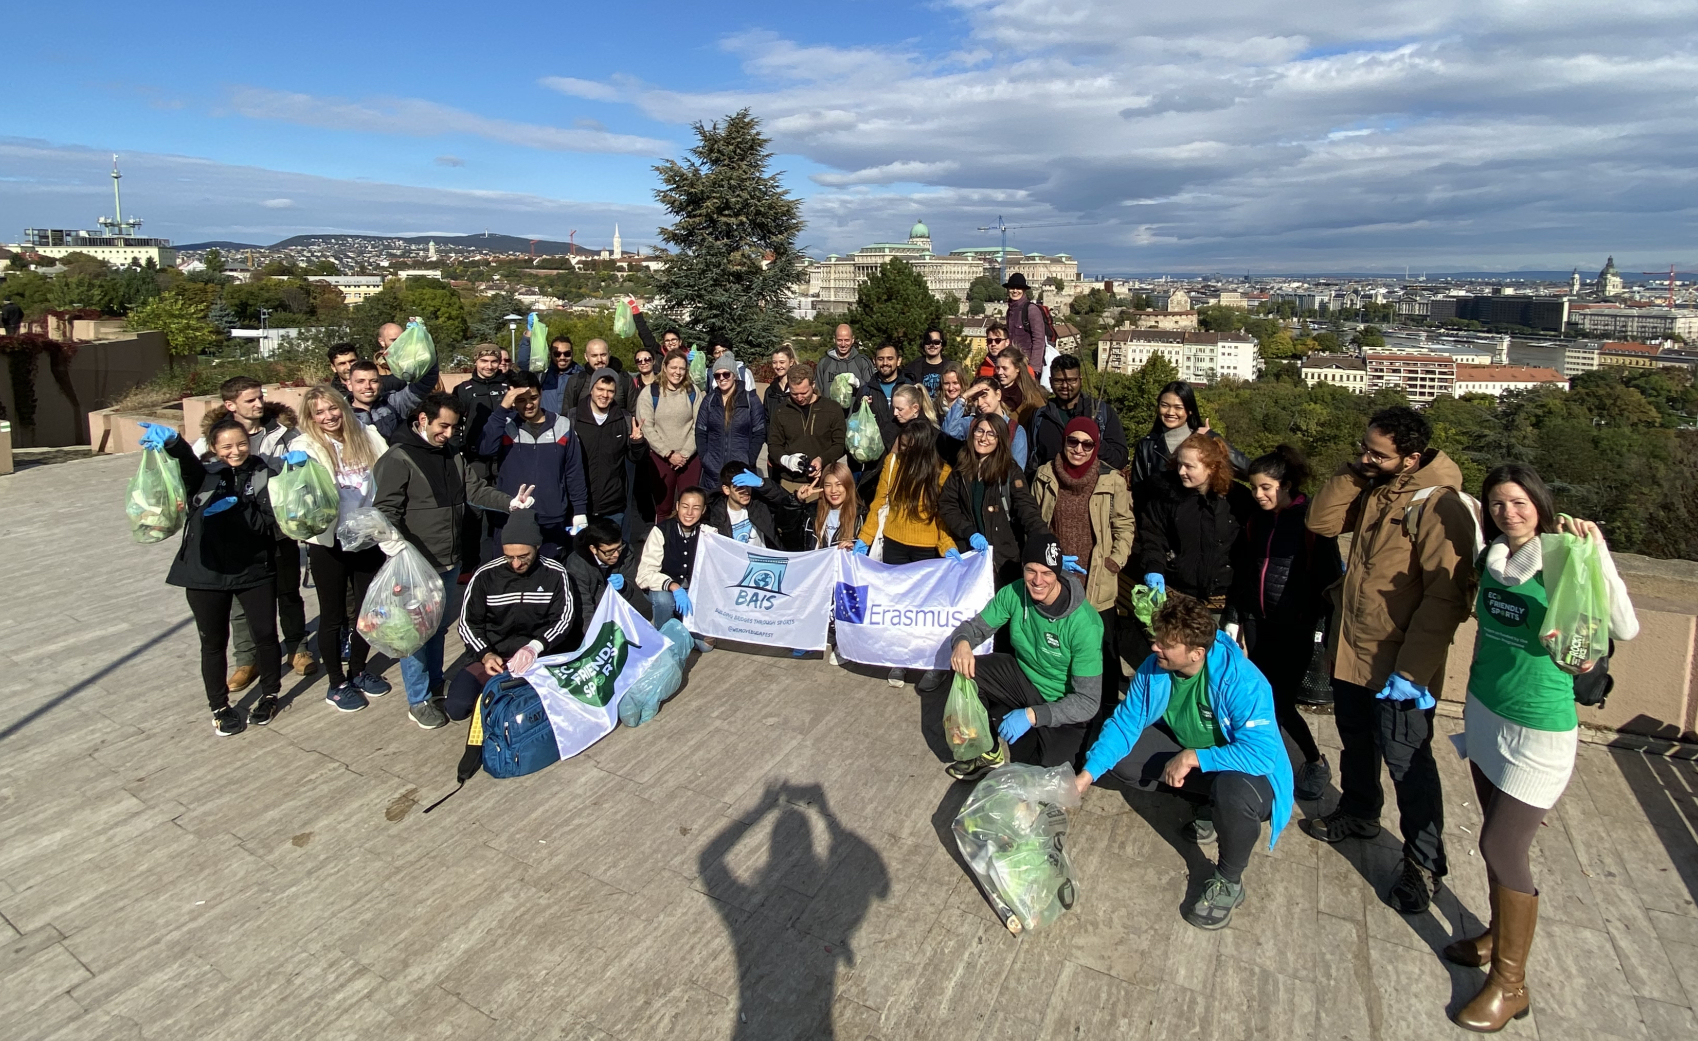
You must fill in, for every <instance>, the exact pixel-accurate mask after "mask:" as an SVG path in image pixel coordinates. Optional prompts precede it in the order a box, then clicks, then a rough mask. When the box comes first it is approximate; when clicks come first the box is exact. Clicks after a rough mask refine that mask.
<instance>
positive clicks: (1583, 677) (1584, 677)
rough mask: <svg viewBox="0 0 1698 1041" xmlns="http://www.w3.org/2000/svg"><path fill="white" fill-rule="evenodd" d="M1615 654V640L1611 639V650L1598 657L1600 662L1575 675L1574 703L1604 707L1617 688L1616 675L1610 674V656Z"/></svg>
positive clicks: (1589, 706)
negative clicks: (1611, 692) (1606, 700)
mask: <svg viewBox="0 0 1698 1041" xmlns="http://www.w3.org/2000/svg"><path fill="white" fill-rule="evenodd" d="M1613 654H1615V641H1614V640H1611V641H1610V648H1609V651H1608V652H1607V653H1606V654H1605V655H1604V656H1603V657H1602V658H1599V659H1598V664H1596V665H1594V666H1592V668H1591V669H1590V671H1587V672H1582V673H1580V674H1579V675H1577V676H1575V677H1574V703H1575V704H1577V705H1585V706H1587V707H1588V708H1603V707H1604V701H1605V699H1607V698H1608V697H1609V696H1610V691H1612V690H1614V689H1615V677H1614V676H1611V675H1610V656H1611V655H1613Z"/></svg>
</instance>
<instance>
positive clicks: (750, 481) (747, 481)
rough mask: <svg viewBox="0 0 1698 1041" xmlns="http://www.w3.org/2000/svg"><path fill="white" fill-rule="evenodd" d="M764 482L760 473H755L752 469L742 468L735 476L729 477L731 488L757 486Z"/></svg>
mask: <svg viewBox="0 0 1698 1041" xmlns="http://www.w3.org/2000/svg"><path fill="white" fill-rule="evenodd" d="M765 483H766V482H765V481H763V480H761V475H760V474H758V473H755V472H754V471H753V470H744V471H743V472H742V473H740V474H738V475H737V476H736V477H733V478H731V486H732V487H733V488H759V487H760V486H761V485H763V484H765Z"/></svg>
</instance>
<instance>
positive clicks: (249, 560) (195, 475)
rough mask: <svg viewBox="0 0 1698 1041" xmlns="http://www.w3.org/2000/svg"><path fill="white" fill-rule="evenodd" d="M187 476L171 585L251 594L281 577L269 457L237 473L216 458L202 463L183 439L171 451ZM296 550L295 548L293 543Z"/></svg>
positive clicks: (168, 448)
mask: <svg viewBox="0 0 1698 1041" xmlns="http://www.w3.org/2000/svg"><path fill="white" fill-rule="evenodd" d="M165 450H166V451H167V452H169V453H170V454H171V458H173V459H175V460H176V461H177V467H178V469H179V470H180V471H181V472H182V475H183V492H184V494H185V495H186V497H187V498H188V503H187V506H188V517H187V518H186V519H185V521H184V524H183V541H182V544H181V545H180V546H178V548H177V557H176V559H175V560H173V561H171V570H170V571H169V572H168V573H167V574H166V576H165V582H166V584H167V585H173V586H180V587H182V588H184V589H230V590H235V589H250V588H252V587H254V586H257V585H261V584H263V583H266V582H269V581H271V580H272V579H273V578H274V577H275V576H276V574H277V559H276V553H277V538H278V536H277V522H276V520H275V518H273V516H272V513H271V497H270V495H269V494H268V493H267V490H266V483H267V482H268V481H269V480H270V478H271V475H272V470H271V469H270V465H269V464H268V463H267V461H266V459H265V457H264V456H258V455H250V456H248V458H247V460H246V461H244V462H243V463H242V465H241V466H238V467H236V468H235V469H231V468H230V467H229V466H228V465H226V464H225V463H223V462H220V461H218V460H216V459H214V460H213V461H211V462H202V461H201V460H200V459H199V458H198V457H197V456H196V455H195V452H194V449H193V448H192V447H190V446H189V444H188V443H187V442H185V441H184V440H183V439H182V438H180V437H177V438H172V440H171V443H170V444H168V445H166V446H165ZM232 496H234V497H235V499H236V503H235V505H233V506H231V507H229V508H227V509H223V510H220V511H218V512H217V513H214V514H213V515H212V516H210V517H208V516H207V515H206V508H207V506H209V505H211V504H212V503H215V502H219V501H220V500H223V499H228V498H230V497H232ZM289 545H290V547H291V548H292V547H293V546H294V543H292V542H291V543H289Z"/></svg>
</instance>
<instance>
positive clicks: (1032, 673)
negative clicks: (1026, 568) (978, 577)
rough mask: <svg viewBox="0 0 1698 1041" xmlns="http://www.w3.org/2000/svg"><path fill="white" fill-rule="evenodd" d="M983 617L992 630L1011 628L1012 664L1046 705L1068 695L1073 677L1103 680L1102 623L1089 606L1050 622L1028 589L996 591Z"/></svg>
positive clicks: (1010, 586) (1080, 606)
mask: <svg viewBox="0 0 1698 1041" xmlns="http://www.w3.org/2000/svg"><path fill="white" fill-rule="evenodd" d="M979 617H980V618H981V619H983V620H984V623H985V624H986V625H988V626H990V627H991V628H992V629H993V630H994V629H998V628H1000V627H1001V626H1003V625H1004V624H1006V625H1007V626H1008V637H1009V642H1011V643H1013V644H1014V659H1015V660H1016V661H1018V662H1019V663H1020V668H1021V669H1022V670H1023V671H1024V672H1025V673H1026V675H1027V677H1028V678H1030V679H1031V681H1032V686H1034V687H1037V688H1038V693H1039V694H1042V695H1043V698H1044V700H1045V701H1060V700H1061V699H1062V698H1064V697H1066V696H1067V695H1068V693H1069V689H1070V683H1069V680H1070V678H1071V677H1073V676H1101V675H1102V674H1103V620H1102V616H1101V615H1099V614H1097V612H1096V611H1094V610H1092V609H1091V605H1090V604H1089V603H1088V602H1086V603H1083V604H1075V605H1074V607H1073V610H1071V611H1068V612H1067V613H1066V614H1064V615H1062V616H1061V617H1060V618H1046V617H1044V613H1043V612H1042V611H1040V610H1038V606H1037V604H1036V603H1034V602H1033V601H1032V596H1031V594H1030V593H1028V592H1026V583H1024V582H1011V583H1009V584H1008V585H1005V586H1003V587H1002V588H1001V589H999V590H997V592H996V595H995V596H994V597H992V598H991V602H990V603H988V604H986V605H985V609H984V610H983V611H981V612H979Z"/></svg>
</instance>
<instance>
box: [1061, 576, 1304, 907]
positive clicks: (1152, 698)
mask: <svg viewBox="0 0 1698 1041" xmlns="http://www.w3.org/2000/svg"><path fill="white" fill-rule="evenodd" d="M1150 629H1151V630H1152V632H1153V633H1154V635H1155V640H1154V642H1153V645H1152V646H1153V650H1154V653H1153V654H1151V655H1150V656H1149V657H1148V658H1146V659H1145V660H1144V663H1143V664H1142V665H1140V666H1138V672H1137V675H1135V676H1134V677H1133V679H1132V686H1131V689H1130V690H1129V691H1127V694H1126V700H1125V701H1122V702H1121V703H1120V707H1119V708H1117V709H1115V710H1114V715H1112V716H1110V717H1109V719H1108V722H1107V723H1105V724H1104V725H1103V730H1102V733H1101V734H1100V735H1099V736H1098V737H1097V740H1096V743H1095V744H1093V745H1092V746H1091V750H1090V751H1089V752H1088V753H1086V755H1085V769H1084V770H1083V771H1082V772H1081V773H1080V774H1079V781H1078V783H1079V791H1080V794H1083V793H1084V791H1085V789H1086V788H1088V787H1090V784H1091V781H1092V779H1093V778H1096V777H1101V776H1103V773H1104V772H1105V771H1107V772H1109V773H1112V774H1113V775H1114V776H1115V777H1116V778H1117V779H1119V780H1120V781H1122V782H1123V783H1125V784H1128V785H1132V786H1134V787H1137V788H1142V789H1144V790H1146V791H1148V790H1153V789H1160V790H1162V791H1168V792H1175V793H1177V794H1179V795H1180V796H1181V797H1183V798H1184V799H1186V800H1187V801H1188V802H1190V803H1192V804H1193V805H1195V806H1196V808H1197V816H1196V819H1195V821H1193V823H1192V824H1191V825H1190V827H1189V828H1188V829H1187V832H1188V834H1189V837H1191V838H1192V839H1194V840H1195V841H1197V842H1200V843H1206V842H1212V841H1215V840H1216V838H1217V829H1218V839H1219V842H1220V859H1219V861H1218V866H1217V867H1216V870H1215V874H1214V877H1213V878H1211V879H1209V882H1208V884H1207V885H1205V886H1204V887H1203V892H1202V895H1201V896H1199V897H1198V898H1197V901H1196V902H1195V903H1194V904H1192V905H1191V906H1190V907H1188V908H1186V910H1185V920H1186V921H1187V922H1190V923H1191V924H1192V925H1194V926H1196V927H1198V928H1199V929H1219V928H1222V927H1223V926H1225V925H1226V923H1227V921H1228V920H1229V919H1230V918H1231V917H1232V910H1233V908H1235V907H1237V906H1238V905H1239V904H1241V903H1243V902H1244V881H1243V880H1244V868H1245V866H1246V865H1248V864H1249V862H1250V850H1251V848H1252V847H1253V846H1254V845H1255V842H1256V836H1257V835H1259V834H1261V830H1262V822H1263V821H1266V820H1270V819H1271V820H1272V821H1273V834H1272V835H1270V836H1269V838H1268V848H1270V849H1272V848H1273V844H1274V843H1275V842H1277V841H1278V840H1279V833H1280V832H1281V831H1282V830H1284V828H1285V824H1286V821H1287V820H1289V819H1290V817H1291V784H1292V780H1291V761H1290V759H1289V758H1287V756H1286V754H1285V743H1284V741H1283V740H1282V739H1281V738H1280V735H1279V724H1278V722H1277V720H1276V719H1275V718H1274V705H1273V688H1271V687H1269V686H1268V681H1267V680H1266V679H1265V678H1264V677H1263V676H1262V674H1261V673H1260V672H1259V671H1257V669H1256V667H1255V666H1254V665H1252V664H1250V660H1249V659H1248V658H1246V657H1244V653H1243V652H1242V651H1240V650H1239V649H1238V644H1237V643H1235V642H1234V641H1233V639H1232V637H1230V636H1228V635H1227V634H1226V633H1223V632H1221V631H1220V630H1219V628H1218V627H1217V626H1216V624H1215V620H1214V616H1213V615H1211V614H1210V613H1209V609H1208V608H1207V607H1205V606H1204V605H1203V602H1202V601H1201V600H1197V599H1195V598H1193V597H1188V596H1184V595H1182V594H1178V593H1170V594H1168V600H1167V602H1166V603H1164V604H1163V605H1162V606H1161V607H1160V608H1158V609H1157V610H1156V613H1155V617H1153V618H1152V619H1150Z"/></svg>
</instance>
